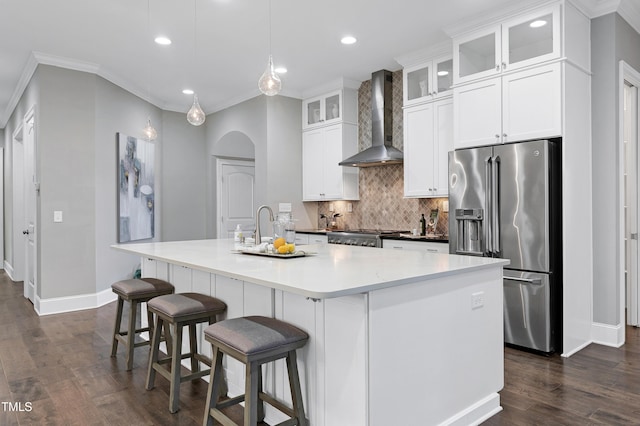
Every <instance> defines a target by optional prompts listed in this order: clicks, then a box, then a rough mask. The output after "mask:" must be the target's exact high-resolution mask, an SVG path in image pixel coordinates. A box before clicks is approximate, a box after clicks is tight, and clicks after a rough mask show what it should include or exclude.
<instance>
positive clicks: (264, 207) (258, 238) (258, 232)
mask: <svg viewBox="0 0 640 426" xmlns="http://www.w3.org/2000/svg"><path fill="white" fill-rule="evenodd" d="M263 209H267V210H268V211H269V222H272V223H273V220H274V219H273V210H271V207H269V206H267V205H264V204H263V205H262V206H260V207H258V210H257V211H256V244H261V243H262V237H261V235H260V213H261V212H262V210H263Z"/></svg>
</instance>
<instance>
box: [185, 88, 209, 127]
mask: <svg viewBox="0 0 640 426" xmlns="http://www.w3.org/2000/svg"><path fill="white" fill-rule="evenodd" d="M206 119H207V116H206V115H205V113H204V111H203V110H202V108H200V103H199V102H198V95H197V94H195V93H194V94H193V105H191V108H190V109H189V112H188V113H187V121H188V122H189V123H190V124H192V125H194V126H199V125H201V124H202V123H204V120H206Z"/></svg>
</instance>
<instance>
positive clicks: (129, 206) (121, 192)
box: [117, 133, 155, 243]
mask: <svg viewBox="0 0 640 426" xmlns="http://www.w3.org/2000/svg"><path fill="white" fill-rule="evenodd" d="M117 141H118V242H119V243H126V242H128V241H136V240H145V239H150V238H153V236H154V228H155V227H154V210H155V200H154V197H155V181H154V168H153V159H154V145H153V143H152V142H148V141H145V140H143V139H138V138H135V137H133V136H127V135H125V134H122V133H118V134H117Z"/></svg>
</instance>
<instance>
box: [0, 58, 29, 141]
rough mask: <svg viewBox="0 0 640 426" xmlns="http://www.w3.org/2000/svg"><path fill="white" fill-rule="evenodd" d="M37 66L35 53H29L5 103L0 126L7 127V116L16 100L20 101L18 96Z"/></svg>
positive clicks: (11, 111) (16, 103) (9, 116)
mask: <svg viewBox="0 0 640 426" xmlns="http://www.w3.org/2000/svg"><path fill="white" fill-rule="evenodd" d="M37 67H38V61H37V59H36V57H35V55H34V54H33V53H32V54H31V55H29V58H28V59H27V63H26V64H25V66H24V69H23V70H22V74H21V75H20V79H19V80H18V84H17V85H16V87H15V89H13V93H12V94H11V98H10V99H9V102H8V103H7V108H6V109H5V110H4V113H3V114H2V116H1V117H0V128H3V129H4V128H5V127H7V123H8V122H9V118H11V114H13V111H14V110H15V108H16V106H17V105H18V102H20V98H21V97H22V94H23V93H24V91H25V89H26V88H27V85H28V84H29V81H31V77H33V74H34V73H35V72H36V68H37Z"/></svg>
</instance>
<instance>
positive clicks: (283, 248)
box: [274, 244, 289, 254]
mask: <svg viewBox="0 0 640 426" xmlns="http://www.w3.org/2000/svg"><path fill="white" fill-rule="evenodd" d="M287 246H288V244H283V245H281V246H280V247H278V248H277V249H276V250H278V253H280V254H287V253H289V247H287ZM274 247H275V244H274Z"/></svg>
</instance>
